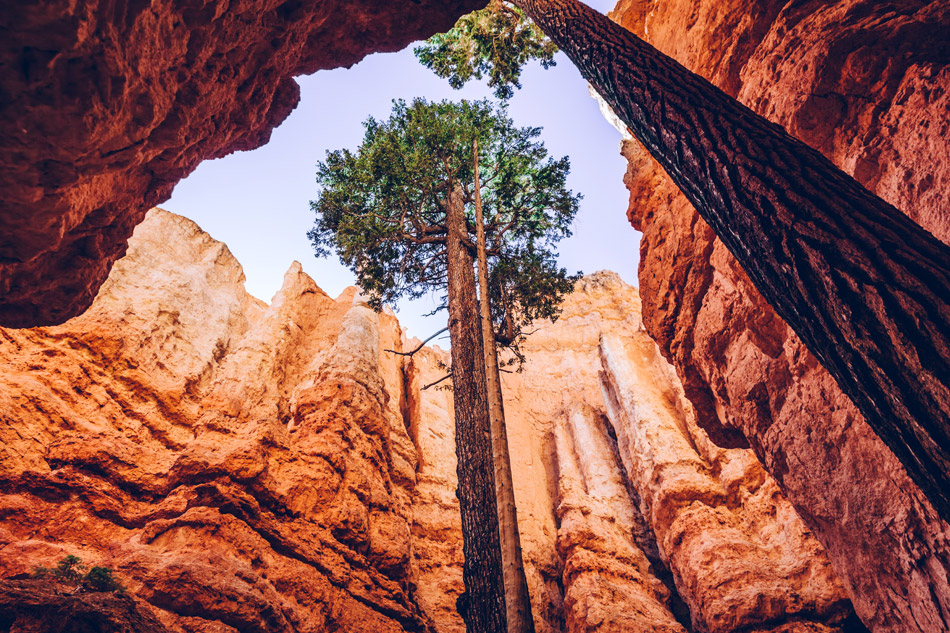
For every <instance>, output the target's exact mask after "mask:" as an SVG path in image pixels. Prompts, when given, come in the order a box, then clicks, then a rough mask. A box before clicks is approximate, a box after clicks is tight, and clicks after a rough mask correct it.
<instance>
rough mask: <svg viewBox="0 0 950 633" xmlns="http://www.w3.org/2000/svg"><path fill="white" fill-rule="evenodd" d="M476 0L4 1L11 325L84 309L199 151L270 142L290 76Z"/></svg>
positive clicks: (0, 169) (289, 103)
mask: <svg viewBox="0 0 950 633" xmlns="http://www.w3.org/2000/svg"><path fill="white" fill-rule="evenodd" d="M478 5H479V3H478V2H477V1H473V0H450V1H448V2H445V1H434V0H421V1H420V0H396V1H387V2H380V1H379V0H355V1H349V2H347V1H343V0H283V1H276V0H184V1H179V0H174V1H173V0H155V1H154V2H149V1H144V0H129V1H125V0H122V1H120V2H107V1H105V0H102V1H100V0H88V1H83V2H79V3H77V2H69V1H67V0H56V1H54V2H44V3H41V4H35V3H33V4H31V3H23V2H5V3H3V4H2V5H0V24H2V25H3V38H2V40H0V65H2V67H3V68H4V72H3V73H0V95H3V98H2V99H0V191H2V194H3V200H4V206H3V208H2V211H0V325H5V326H10V327H27V326H33V325H50V324H57V323H62V322H63V321H65V320H66V319H68V318H70V317H72V316H75V315H77V314H79V313H80V312H82V311H83V310H84V309H86V308H87V307H88V306H89V304H90V303H91V302H92V300H93V298H94V297H95V296H96V292H97V291H98V289H99V286H100V285H101V284H102V283H103V282H104V281H105V279H106V276H107V275H108V274H109V269H110V268H111V267H112V264H113V262H115V260H116V259H118V258H119V257H121V256H122V254H123V253H124V252H125V248H126V242H127V240H128V238H129V236H130V235H131V234H132V230H133V228H135V225H137V224H138V223H139V222H141V221H142V218H143V217H144V216H145V212H146V211H148V209H149V207H151V206H152V205H154V204H157V203H159V202H163V201H165V200H167V199H168V197H169V196H170V195H171V191H172V188H173V187H174V186H175V184H176V183H177V182H178V181H179V180H181V179H182V178H184V177H185V176H187V175H188V174H189V173H191V172H192V171H193V170H194V169H195V168H196V167H197V166H198V164H199V163H200V162H201V161H203V160H206V159H209V158H218V157H221V156H224V155H226V154H229V153H231V152H234V151H236V150H248V149H253V148H255V147H258V146H260V145H262V144H264V143H266V142H267V141H268V139H269V138H270V133H271V130H273V128H274V127H276V126H277V125H278V124H279V123H280V122H281V121H283V120H284V119H285V118H286V117H287V115H288V114H290V112H291V110H293V109H294V107H296V105H297V101H298V99H299V96H300V95H299V88H298V86H297V84H296V82H295V81H294V79H293V77H295V76H297V75H301V74H309V73H313V72H316V71H318V70H321V69H326V68H337V67H341V66H349V65H352V64H354V63H356V62H357V61H359V60H360V59H362V58H363V57H364V56H366V55H367V54H369V53H372V52H377V51H393V50H399V49H400V48H402V47H404V46H405V45H407V44H408V43H410V42H412V41H414V40H417V39H422V38H425V37H428V36H429V35H431V34H433V33H436V32H439V31H444V30H446V29H448V28H449V27H451V25H452V24H453V23H454V22H455V20H456V19H457V18H458V17H459V16H460V15H462V14H463V13H465V12H467V11H471V10H473V9H475V8H478Z"/></svg>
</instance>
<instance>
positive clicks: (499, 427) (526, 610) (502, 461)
mask: <svg viewBox="0 0 950 633" xmlns="http://www.w3.org/2000/svg"><path fill="white" fill-rule="evenodd" d="M473 153H474V155H475V226H476V233H477V238H478V245H477V246H478V294H479V302H478V309H479V312H480V316H481V322H482V343H483V345H484V350H485V375H486V379H487V385H488V419H489V424H490V427H491V446H492V457H493V460H494V463H495V495H496V499H497V501H498V531H499V532H500V535H501V564H502V570H503V574H504V578H505V605H506V611H507V613H508V633H534V619H533V618H532V615H531V596H530V595H529V594H528V579H527V578H525V575H524V562H523V560H522V557H521V535H520V534H519V533H518V510H517V508H516V507H515V489H514V483H513V478H512V476H511V456H510V454H509V453H508V430H507V428H506V426H505V407H504V401H503V400H502V396H501V376H500V374H499V372H498V349H497V348H496V347H495V329H494V328H493V327H492V322H491V304H490V303H489V301H490V299H489V297H490V295H489V293H488V256H487V255H486V254H485V249H486V244H485V221H484V216H483V214H482V192H481V183H480V182H479V174H478V139H475V142H474V143H473Z"/></svg>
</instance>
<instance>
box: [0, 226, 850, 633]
mask: <svg viewBox="0 0 950 633" xmlns="http://www.w3.org/2000/svg"><path fill="white" fill-rule="evenodd" d="M639 315H640V303H639V298H638V296H637V293H636V290H635V289H633V288H631V287H630V286H627V285H626V284H624V283H623V282H621V281H620V279H619V278H618V277H617V276H616V275H613V274H609V273H598V274H595V275H592V276H589V277H586V278H584V279H583V280H581V281H580V282H579V283H578V286H577V292H575V294H573V295H571V296H570V298H569V299H568V301H567V303H566V305H565V310H564V314H563V316H562V317H561V319H560V320H559V321H558V322H557V323H555V324H546V325H544V326H543V327H542V328H541V329H540V330H539V331H538V332H536V333H534V334H532V335H531V337H530V339H529V341H528V344H527V346H526V348H525V351H526V353H527V355H528V359H529V360H528V364H527V366H526V367H525V371H524V372H522V373H520V374H504V375H503V382H504V385H503V387H504V391H505V403H506V414H507V420H508V429H509V435H510V444H511V455H512V470H513V474H514V481H515V497H516V500H517V503H518V508H519V516H518V518H519V529H520V531H521V534H522V545H523V550H524V561H525V569H526V575H527V579H528V583H529V585H530V594H531V597H532V601H533V602H532V606H533V610H534V614H535V622H536V626H537V629H538V630H539V631H542V632H544V633H554V632H557V631H569V632H572V633H573V632H585V633H587V632H590V633H593V632H595V631H596V632H599V633H608V632H620V631H644V632H647V631H670V632H672V631H685V630H687V629H686V627H685V626H684V624H686V625H691V626H692V630H694V631H709V632H723V633H724V632H726V631H735V630H742V631H774V632H778V631H824V632H828V631H839V630H842V626H843V622H844V621H845V620H844V618H846V617H847V616H848V614H849V613H850V607H849V605H848V600H847V597H846V594H845V591H844V587H843V585H842V584H841V583H840V582H839V581H838V580H836V579H835V577H834V574H833V573H832V572H831V569H830V565H829V563H828V559H827V557H826V556H825V555H824V553H823V552H822V548H821V547H820V545H819V544H818V543H817V541H816V540H815V539H814V537H812V536H811V534H810V533H809V531H808V530H807V529H806V528H805V526H804V524H803V523H802V522H801V521H800V520H799V519H798V518H797V517H796V515H795V513H794V512H793V511H792V510H791V508H790V506H789V503H788V501H786V500H785V499H784V498H783V497H782V495H781V494H780V493H779V492H778V490H777V487H776V484H775V482H774V481H773V480H772V479H771V478H769V477H768V476H767V475H766V474H765V473H764V471H763V470H762V468H761V466H759V464H758V463H757V462H756V460H755V459H754V457H753V456H752V454H751V452H750V451H748V450H739V449H734V450H722V449H717V448H715V447H714V446H713V445H712V444H710V443H709V441H708V440H707V439H706V437H705V435H704V434H703V433H702V431H701V430H699V428H698V426H697V425H696V423H695V421H694V417H693V414H692V410H691V408H690V406H689V405H688V403H687V401H686V400H685V398H684V396H683V391H682V388H681V387H680V386H679V383H678V381H677V379H676V376H675V374H674V373H673V370H672V368H671V367H670V366H669V365H667V364H666V363H665V362H664V361H663V359H662V358H661V357H660V355H659V351H658V350H657V348H656V346H655V344H654V343H653V342H652V340H651V339H650V337H649V335H648V334H647V333H646V332H645V331H644V330H643V328H642V324H641V322H640V316H639ZM476 334H477V333H476ZM415 345H416V343H415V342H414V341H406V340H404V339H403V337H402V335H401V333H400V330H399V326H398V323H397V322H396V320H395V319H394V318H393V317H392V316H391V315H389V314H386V313H383V314H376V313H374V312H373V311H372V310H370V309H369V308H368V307H367V306H366V304H365V303H363V302H362V301H361V300H360V298H359V296H358V295H356V294H355V292H354V291H352V290H350V291H347V292H345V293H343V295H341V296H340V297H339V298H337V299H335V300H334V299H331V298H330V297H328V296H326V295H325V294H324V293H323V292H321V291H320V289H319V288H317V286H316V285H315V284H314V282H313V281H312V280H311V279H310V278H308V277H307V276H306V275H304V274H302V273H301V272H300V268H299V266H298V265H294V266H292V267H291V269H290V271H289V272H288V273H287V275H286V278H285V283H284V287H283V288H282V289H281V290H280V292H278V294H277V295H276V296H275V297H274V299H273V300H272V302H271V303H270V304H269V305H267V304H265V303H263V302H262V301H259V300H257V299H255V298H253V297H251V296H249V295H248V294H247V293H246V292H245V291H244V288H243V274H242V272H241V268H240V266H239V265H238V264H237V262H236V261H235V260H234V258H233V257H232V256H231V254H230V253H229V252H228V250H227V248H226V247H225V246H224V245H223V244H221V243H220V242H216V241H214V240H212V239H211V238H209V237H208V236H207V235H205V234H204V233H202V232H201V231H200V230H199V229H198V228H197V227H196V226H195V225H194V224H193V223H192V222H190V221H188V220H186V219H184V218H181V217H178V216H175V215H172V214H170V213H166V212H163V211H159V210H156V211H153V212H152V213H151V214H150V215H149V216H148V217H147V219H146V221H145V222H144V223H142V224H141V225H140V226H139V227H138V228H137V229H136V233H135V235H134V236H133V239H132V240H131V241H130V246H129V252H128V254H127V256H126V257H125V258H123V259H121V260H120V261H119V262H117V263H116V266H115V267H114V268H113V271H112V273H111V274H110V277H109V280H108V281H107V282H106V284H105V285H104V286H103V288H102V290H101V292H100V293H99V295H98V297H97V299H96V301H95V303H94V304H93V306H92V307H91V308H90V310H88V311H87V312H86V313H85V314H84V315H82V316H80V317H77V318H75V319H73V320H71V321H69V322H67V323H65V324H63V325H62V326H56V327H48V328H37V329H29V330H27V329H24V330H3V329H0V576H10V575H14V574H21V573H28V572H30V571H31V570H32V568H33V567H34V566H35V565H44V566H51V565H52V564H54V563H55V561H57V560H58V559H60V558H62V557H63V556H64V555H65V554H74V555H77V556H79V557H80V558H82V559H83V560H84V561H85V562H86V563H88V564H90V565H104V566H108V567H112V568H114V569H115V570H116V574H117V576H118V577H119V579H120V580H121V581H122V582H123V583H124V584H125V585H126V587H127V588H128V589H129V593H130V595H131V596H132V597H133V598H134V599H135V600H137V601H141V602H139V603H138V604H139V605H142V603H143V602H144V603H147V605H144V606H145V607H147V608H149V609H151V611H152V612H153V613H154V615H155V617H156V618H158V620H159V621H160V622H161V623H162V625H163V626H164V627H166V628H167V629H168V630H170V631H173V632H174V633H234V632H236V631H242V632H244V631H252V632H256V633H264V632H267V633H275V632H276V633H290V632H292V631H293V632H298V633H299V632H301V631H312V632H317V631H341V632H344V631H346V632H349V631H372V632H377V631H387V632H390V631H392V632H396V633H398V632H400V631H430V632H431V631H439V632H440V633H442V632H444V633H449V632H453V633H457V632H461V631H462V630H464V626H463V623H462V620H461V617H460V616H459V613H458V611H457V610H456V599H457V597H458V596H459V595H460V593H461V591H462V575H463V570H462V565H463V552H462V539H461V518H460V511H459V500H458V498H457V497H456V492H455V491H456V486H457V482H458V478H457V474H456V468H457V462H456V457H455V454H456V451H455V429H454V405H453V394H452V392H450V391H448V390H440V389H438V388H431V389H427V390H425V391H422V390H421V389H420V388H421V387H422V386H423V385H426V384H429V383H431V382H433V381H434V380H436V379H437V378H439V377H441V375H442V374H443V372H444V369H443V368H442V367H440V363H445V362H447V361H448V353H446V352H444V351H442V350H440V349H438V348H425V349H423V350H422V351H420V352H419V353H418V354H416V355H414V356H413V357H412V358H407V357H403V356H397V355H394V354H389V353H387V352H385V350H386V349H410V348H413V347H415ZM605 394H606V397H605ZM2 591H3V589H2V588H0V593H2ZM0 602H2V601H0ZM677 604H679V605H680V607H681V608H677V606H676V605H677ZM11 608H12V607H11ZM10 615H11V610H10V609H8V608H7V607H5V606H2V604H0V622H7V621H8V620H9V618H10Z"/></svg>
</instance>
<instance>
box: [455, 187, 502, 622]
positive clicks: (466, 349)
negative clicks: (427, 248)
mask: <svg viewBox="0 0 950 633" xmlns="http://www.w3.org/2000/svg"><path fill="white" fill-rule="evenodd" d="M445 206H446V209H445V224H446V230H447V235H446V260H447V268H448V271H447V272H448V288H447V291H448V304H449V336H450V337H451V340H452V391H453V400H454V402H455V452H456V454H457V455H458V480H459V483H458V490H457V492H456V494H457V496H458V499H459V507H460V509H461V515H462V541H463V543H462V551H463V553H464V555H465V566H464V568H463V570H462V577H463V580H464V582H465V593H464V594H463V595H462V597H461V598H459V604H458V609H459V614H460V615H461V616H462V619H463V620H465V629H466V631H468V632H469V633H498V632H499V631H504V630H505V620H506V617H505V586H504V579H503V577H502V568H501V545H500V542H499V535H498V507H497V505H496V502H495V477H494V469H493V466H492V447H491V431H490V428H489V422H488V400H487V394H486V389H485V384H486V380H485V357H484V352H483V350H482V336H481V330H480V329H479V327H478V317H477V314H478V301H477V299H476V296H475V271H474V262H473V261H472V256H471V255H470V254H469V252H468V251H467V250H466V249H465V246H464V245H463V239H464V238H465V237H466V236H467V229H466V223H465V204H464V202H463V199H462V192H461V189H460V188H459V187H457V186H456V187H455V188H453V189H452V190H451V191H450V192H449V195H448V200H447V201H446V205H445Z"/></svg>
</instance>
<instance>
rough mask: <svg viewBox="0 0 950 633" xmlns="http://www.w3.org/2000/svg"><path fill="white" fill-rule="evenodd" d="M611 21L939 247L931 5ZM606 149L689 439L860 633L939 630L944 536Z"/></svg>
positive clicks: (673, 6) (695, 8)
mask: <svg viewBox="0 0 950 633" xmlns="http://www.w3.org/2000/svg"><path fill="white" fill-rule="evenodd" d="M612 16H613V18H614V19H615V20H617V21H618V22H620V23H621V24H623V25H625V26H626V27H627V28H630V29H631V30H633V31H634V32H635V33H637V34H639V35H641V36H643V37H644V38H645V39H646V40H647V41H649V42H650V43H652V44H653V45H655V46H657V47H658V48H659V49H660V50H662V51H663V52H665V53H667V54H669V55H671V56H673V57H674V58H676V59H677V60H679V61H680V62H681V63H683V64H685V65H686V66H687V67H688V68H690V69H692V70H694V71H695V72H697V73H699V74H701V75H704V76H705V77H707V78H708V79H709V80H711V81H712V82H713V83H715V84H717V85H719V86H720V87H722V88H723V89H724V90H725V91H726V92H728V93H730V94H732V95H734V96H737V97H738V98H739V100H740V101H742V102H744V103H746V104H747V105H749V106H750V107H752V108H753V109H754V110H756V111H757V112H759V113H761V114H763V115H765V116H766V117H768V118H770V119H771V120H772V121H774V122H776V123H779V124H782V125H784V126H785V127H786V129H787V130H788V131H789V132H790V133H791V134H793V135H795V136H797V137H798V138H800V139H802V140H803V141H805V142H807V143H809V144H810V145H812V146H813V147H815V148H816V149H818V150H820V151H821V152H823V153H824V154H825V155H826V156H828V157H829V158H830V159H832V160H833V161H834V162H835V163H836V164H837V165H838V166H839V167H841V168H843V169H844V170H845V171H848V172H849V173H851V174H853V175H854V176H855V178H857V179H858V180H859V181H860V182H862V183H863V184H865V185H866V186H867V187H868V188H869V189H871V190H872V191H874V192H875V193H877V194H878V195H880V196H881V197H883V198H884V199H885V200H887V201H888V202H890V203H892V204H894V205H895V206H897V207H898V208H899V209H902V210H903V211H904V212H905V213H907V214H908V215H909V216H910V217H911V218H913V219H914V220H915V221H917V222H919V223H920V224H921V225H922V226H924V228H926V229H927V230H929V231H931V232H932V233H933V234H934V235H936V236H937V237H938V238H940V239H942V240H944V241H950V215H948V214H950V209H948V208H947V205H946V195H945V194H946V191H947V190H948V189H950V154H948V153H947V145H946V138H947V130H948V128H950V58H948V57H947V55H946V50H947V46H946V42H947V33H948V32H950V4H948V3H947V2H922V1H909V2H902V3H882V2H876V1H874V0H836V1H834V2H817V1H806V2H785V1H780V0H760V1H753V2H745V1H743V2H739V1H738V0H735V1H727V2H721V1H718V0H717V1H712V0H709V1H701V2H693V1H691V0H670V1H667V2H642V1H638V0H621V2H620V3H619V4H618V6H617V8H616V9H615V11H614V13H613V14H612ZM623 152H624V155H625V156H626V157H627V158H628V160H629V169H628V173H627V176H626V183H627V185H628V187H629V189H630V192H631V198H630V209H629V212H628V213H629V217H630V220H631V222H632V223H633V224H634V226H635V227H637V228H638V229H640V230H642V231H643V241H642V243H641V250H640V252H641V266H640V275H639V277H640V291H641V293H642V296H643V302H644V313H643V318H644V322H645V324H646V327H647V329H648V330H649V332H650V334H651V335H652V336H653V337H654V338H655V339H656V340H657V342H658V343H659V346H660V348H661V350H662V351H663V354H664V356H665V357H667V358H668V359H670V361H671V362H672V363H673V364H674V365H675V366H676V368H677V372H678V374H679V376H680V377H681V378H682V381H683V385H684V389H685V392H686V394H687V396H688V397H689V399H690V401H691V402H692V404H693V405H694V407H695V410H696V414H697V418H698V420H699V424H700V426H702V427H703V428H704V429H705V430H707V431H708V432H709V434H710V436H711V437H712V438H713V439H715V440H717V441H719V442H722V443H724V444H726V445H734V444H736V443H737V442H743V441H745V442H748V444H749V445H751V447H752V448H753V449H754V450H755V452H756V453H757V455H758V456H759V458H760V459H761V460H762V462H763V463H764V464H765V467H766V469H767V470H768V471H769V473H771V474H772V475H773V476H774V477H775V478H776V480H777V481H778V483H779V486H780V487H781V489H782V491H783V492H784V493H785V494H786V495H787V497H788V499H789V500H790V501H791V502H792V504H793V505H794V507H795V508H796V509H797V511H798V513H799V514H800V515H801V516H802V518H803V519H804V521H805V523H806V525H808V527H809V528H810V529H811V530H812V531H813V532H814V533H815V535H816V536H817V537H818V539H819V540H820V541H821V542H822V543H823V544H824V546H825V547H826V548H827V550H828V554H829V556H830V558H831V561H832V564H833V565H834V567H835V569H836V571H837V572H838V573H839V575H840V576H841V578H842V580H843V581H844V583H845V585H846V586H847V588H848V592H849V594H850V595H851V596H852V599H853V601H854V605H855V608H856V609H857V611H858V614H859V615H860V616H861V617H862V619H863V620H864V621H865V622H866V623H867V624H868V625H869V626H870V627H871V628H872V629H873V630H875V631H944V630H950V584H948V572H950V549H948V543H947V536H948V534H950V531H948V529H950V526H947V524H946V523H944V522H942V521H940V520H939V519H938V518H937V516H936V514H935V513H934V510H933V508H932V507H931V506H930V504H929V503H928V502H927V501H926V500H924V499H923V497H922V495H921V494H920V492H919V490H918V489H917V488H916V486H914V485H913V484H912V483H911V481H910V479H909V478H908V477H907V475H906V474H905V472H904V470H903V468H902V467H901V465H900V464H899V463H898V461H897V459H896V458H895V457H894V456H893V454H892V453H890V451H889V450H888V449H887V448H886V447H885V446H884V444H883V443H882V442H881V441H880V440H879V439H878V438H877V437H876V436H875V435H874V434H873V432H872V431H871V430H870V428H869V427H868V426H867V424H866V423H865V421H864V420H863V418H862V417H861V415H860V414H859V413H858V412H857V410H856V409H855V407H854V406H853V405H852V404H851V402H850V401H849V400H848V398H847V397H846V396H844V395H843V394H842V393H841V391H840V390H839V389H838V387H837V385H836V383H835V382H834V380H833V379H832V378H831V377H830V375H829V374H828V373H827V372H826V371H825V370H824V369H823V368H822V367H821V366H820V365H819V364H818V362H817V361H816V359H815V358H814V357H813V356H812V355H811V354H809V353H808V351H807V350H805V349H804V347H803V345H802V343H801V341H800V340H799V339H798V338H797V337H796V336H795V334H794V333H792V332H791V330H790V329H789V328H788V327H787V326H786V325H785V324H784V323H783V322H782V321H781V320H780V319H779V318H778V317H777V316H776V315H775V313H774V312H773V311H772V310H771V308H769V306H768V305H767V304H766V303H765V301H764V300H763V299H762V298H761V296H760V295H759V294H758V292H757V291H756V289H755V288H754V287H753V286H752V285H751V283H750V281H749V279H748V278H747V277H746V275H745V273H744V272H743V271H742V270H741V269H740V268H739V266H738V265H737V263H736V261H735V260H734V259H733V258H732V256H731V255H730V254H729V253H728V252H727V251H726V249H725V248H724V246H723V245H722V243H721V242H719V240H717V239H716V238H715V236H714V235H713V233H712V231H711V230H710V229H709V227H708V226H707V225H706V224H705V223H704V222H703V221H702V219H700V218H699V216H698V214H697V213H696V212H695V210H694V209H693V208H692V207H691V206H690V205H689V204H688V203H687V202H686V200H685V199H684V198H683V197H682V195H681V194H680V193H679V192H678V191H677V190H676V189H675V187H673V185H672V184H671V182H670V181H669V179H668V178H667V176H666V175H665V174H664V173H663V172H662V170H661V169H660V168H659V167H658V166H657V165H656V163H654V162H653V160H652V159H651V158H650V157H649V156H647V155H646V154H645V152H644V151H643V150H642V148H641V147H640V146H639V145H638V144H637V143H636V142H634V141H626V142H625V143H624V146H623Z"/></svg>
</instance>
